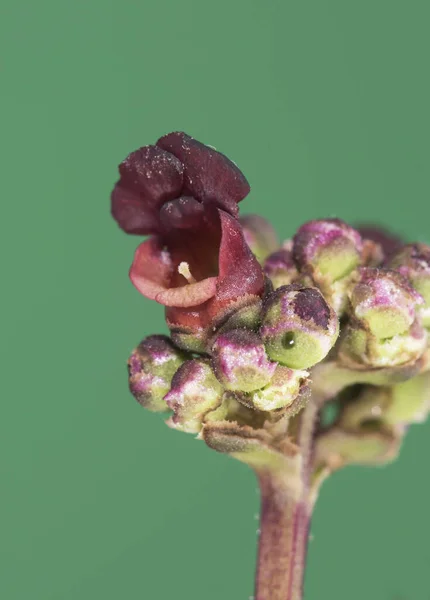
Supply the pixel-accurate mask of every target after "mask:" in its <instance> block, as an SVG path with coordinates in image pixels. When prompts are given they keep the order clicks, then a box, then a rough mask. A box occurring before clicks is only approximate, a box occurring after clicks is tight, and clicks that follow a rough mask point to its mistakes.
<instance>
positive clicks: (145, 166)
mask: <svg viewBox="0 0 430 600" xmlns="http://www.w3.org/2000/svg"><path fill="white" fill-rule="evenodd" d="M183 171H184V168H183V166H182V163H181V162H180V161H179V160H178V159H177V158H176V157H175V156H173V154H169V152H165V151H164V150H161V149H160V148H158V147H157V146H144V147H143V148H140V149H139V150H136V151H135V152H132V153H131V154H129V155H128V156H127V158H126V159H125V160H124V161H123V162H122V163H121V164H120V165H119V172H120V176H121V178H120V180H119V181H118V183H117V184H116V186H115V188H114V191H113V193H112V215H113V217H114V218H115V219H116V221H117V222H118V225H119V226H120V227H121V229H123V230H124V231H125V232H127V233H136V234H141V235H142V234H147V233H159V231H160V223H159V210H160V208H161V206H162V205H163V204H164V202H166V201H167V200H170V199H172V198H175V197H176V196H178V195H180V193H181V190H182V185H183Z"/></svg>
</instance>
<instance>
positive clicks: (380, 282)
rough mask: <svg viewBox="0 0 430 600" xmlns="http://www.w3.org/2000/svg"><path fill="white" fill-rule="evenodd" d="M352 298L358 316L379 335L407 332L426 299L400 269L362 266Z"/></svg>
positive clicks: (352, 305)
mask: <svg viewBox="0 0 430 600" xmlns="http://www.w3.org/2000/svg"><path fill="white" fill-rule="evenodd" d="M349 299H350V302H351V309H352V313H353V315H354V317H355V318H356V319H357V320H358V321H360V322H361V323H363V325H364V327H365V328H366V329H368V330H369V331H370V332H371V333H372V334H373V335H374V336H375V337H376V338H378V339H386V338H391V337H393V336H395V335H399V334H403V333H406V332H407V331H408V330H409V328H410V327H411V325H412V323H413V322H414V321H415V317H416V307H417V306H418V305H419V304H422V302H423V299H422V297H421V296H420V295H419V294H418V293H417V292H416V291H415V290H414V289H413V288H412V287H411V286H410V285H409V283H408V282H407V280H406V279H405V278H404V277H402V276H401V275H400V274H399V273H397V272H395V271H389V270H388V269H376V268H370V267H367V268H362V269H360V272H359V276H358V282H357V283H356V284H355V285H354V286H353V288H352V290H351V291H350V292H349Z"/></svg>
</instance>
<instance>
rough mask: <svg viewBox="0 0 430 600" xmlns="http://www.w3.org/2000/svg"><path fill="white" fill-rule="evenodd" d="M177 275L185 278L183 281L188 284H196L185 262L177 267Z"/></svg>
mask: <svg viewBox="0 0 430 600" xmlns="http://www.w3.org/2000/svg"><path fill="white" fill-rule="evenodd" d="M178 273H180V274H181V275H182V276H183V277H185V279H186V280H187V281H188V283H196V280H195V279H194V277H193V276H192V275H191V271H190V265H189V264H188V263H187V262H185V261H183V262H181V264H180V265H179V267H178Z"/></svg>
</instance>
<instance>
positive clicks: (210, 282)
mask: <svg viewBox="0 0 430 600" xmlns="http://www.w3.org/2000/svg"><path fill="white" fill-rule="evenodd" d="M175 266H176V265H175V264H174V263H173V262H172V259H171V256H170V253H169V251H168V250H167V249H165V248H164V247H163V244H162V242H161V240H160V239H159V238H156V237H153V238H149V239H148V240H146V241H145V242H143V243H142V244H140V246H139V247H138V248H137V250H136V253H135V255H134V260H133V264H132V265H131V269H130V279H131V281H132V283H133V285H134V286H135V288H136V289H137V290H138V291H139V292H140V293H141V294H143V295H144V296H146V298H150V299H151V300H156V301H157V302H159V303H160V304H164V306H178V307H188V306H196V305H198V304H202V302H206V300H208V299H209V298H211V297H212V296H213V295H214V294H215V289H216V277H208V278H206V279H203V280H202V281H198V282H196V283H187V284H185V285H182V286H180V287H170V286H171V283H172V279H173V275H174V271H175ZM184 281H185V278H184Z"/></svg>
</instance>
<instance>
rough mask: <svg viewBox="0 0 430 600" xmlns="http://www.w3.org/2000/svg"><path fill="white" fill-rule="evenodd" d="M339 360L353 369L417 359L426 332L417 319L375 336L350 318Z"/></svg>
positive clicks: (384, 365)
mask: <svg viewBox="0 0 430 600" xmlns="http://www.w3.org/2000/svg"><path fill="white" fill-rule="evenodd" d="M339 346H340V347H339V360H340V362H341V363H343V364H344V365H346V366H349V367H351V368H353V369H355V368H361V367H363V366H368V367H372V368H377V367H395V366H398V365H403V364H405V363H410V362H414V361H416V360H417V359H419V358H420V357H421V356H422V354H423V352H424V351H425V349H426V346H427V332H426V330H425V329H424V328H423V327H422V325H421V323H420V322H419V321H418V320H415V321H414V323H413V324H412V326H411V327H410V329H409V330H408V331H407V332H406V333H403V334H399V335H395V336H393V337H390V338H377V337H376V336H374V335H372V334H371V333H370V332H369V331H368V330H366V329H365V328H364V327H362V326H360V325H359V324H357V323H354V322H351V323H350V324H349V325H348V326H347V327H346V329H345V331H344V334H343V336H342V340H341V342H340V345H339Z"/></svg>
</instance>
